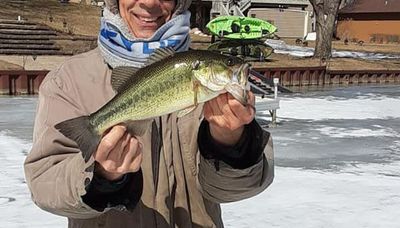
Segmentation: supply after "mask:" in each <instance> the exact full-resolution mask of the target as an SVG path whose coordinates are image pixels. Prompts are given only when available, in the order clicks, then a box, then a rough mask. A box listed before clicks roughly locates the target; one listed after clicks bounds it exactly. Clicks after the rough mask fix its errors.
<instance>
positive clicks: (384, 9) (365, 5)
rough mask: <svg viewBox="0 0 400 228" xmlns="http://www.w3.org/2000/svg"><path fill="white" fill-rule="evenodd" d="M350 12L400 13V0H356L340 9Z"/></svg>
mask: <svg viewBox="0 0 400 228" xmlns="http://www.w3.org/2000/svg"><path fill="white" fill-rule="evenodd" d="M348 13H400V0H372V1H371V0H355V1H354V2H353V3H352V4H350V5H347V6H345V7H344V8H343V9H341V10H340V11H339V14H348Z"/></svg>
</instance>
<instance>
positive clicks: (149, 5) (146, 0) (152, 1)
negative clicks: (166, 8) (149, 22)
mask: <svg viewBox="0 0 400 228" xmlns="http://www.w3.org/2000/svg"><path fill="white" fill-rule="evenodd" d="M140 3H141V4H142V6H143V7H145V8H146V9H149V10H151V9H154V8H158V7H159V6H160V0H140Z"/></svg>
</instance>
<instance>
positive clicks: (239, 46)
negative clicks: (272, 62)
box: [208, 39, 274, 61]
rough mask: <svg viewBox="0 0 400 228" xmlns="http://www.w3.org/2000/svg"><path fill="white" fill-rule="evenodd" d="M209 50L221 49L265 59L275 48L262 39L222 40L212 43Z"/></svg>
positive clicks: (248, 56) (232, 53)
mask: <svg viewBox="0 0 400 228" xmlns="http://www.w3.org/2000/svg"><path fill="white" fill-rule="evenodd" d="M208 50H211V51H219V52H220V53H222V54H228V55H233V56H239V57H245V58H253V59H257V60H259V61H265V60H266V58H267V57H268V56H270V55H271V54H272V53H273V52H274V49H273V48H272V47H271V46H269V45H267V44H266V43H265V42H263V41H261V40H256V39H254V40H249V39H244V40H229V39H225V40H221V41H217V42H215V43H213V44H211V45H210V46H209V47H208Z"/></svg>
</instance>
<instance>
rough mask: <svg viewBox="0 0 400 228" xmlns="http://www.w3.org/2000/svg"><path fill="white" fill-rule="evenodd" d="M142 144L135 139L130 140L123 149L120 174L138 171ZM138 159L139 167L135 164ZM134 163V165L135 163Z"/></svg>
mask: <svg viewBox="0 0 400 228" xmlns="http://www.w3.org/2000/svg"><path fill="white" fill-rule="evenodd" d="M142 148H143V146H142V144H141V143H140V142H139V140H137V139H136V138H131V139H130V141H129V143H128V145H127V146H126V147H125V149H124V153H123V160H122V164H121V166H120V171H121V172H136V171H138V170H139V168H140V165H141V157H142ZM137 159H139V160H140V162H139V165H136V166H133V165H134V164H136V163H137V162H136V160H137ZM135 162H136V163H135Z"/></svg>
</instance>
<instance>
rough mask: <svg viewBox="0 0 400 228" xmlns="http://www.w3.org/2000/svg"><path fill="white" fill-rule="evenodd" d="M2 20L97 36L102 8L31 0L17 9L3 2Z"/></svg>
mask: <svg viewBox="0 0 400 228" xmlns="http://www.w3.org/2000/svg"><path fill="white" fill-rule="evenodd" d="M2 3H3V4H2V6H1V8H0V18H2V19H16V18H17V17H18V16H22V17H23V18H24V19H25V20H28V21H32V22H38V23H42V24H46V25H48V26H50V27H52V28H54V29H56V30H58V31H61V32H66V33H73V34H79V35H88V36H96V35H97V33H98V31H99V26H100V19H99V18H100V13H101V12H100V8H99V7H96V6H87V5H85V4H73V3H70V4H61V3H60V2H59V1H57V0H29V1H27V2H26V4H24V5H21V6H19V7H16V6H15V5H14V4H10V3H7V2H2ZM64 22H65V23H64Z"/></svg>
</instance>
